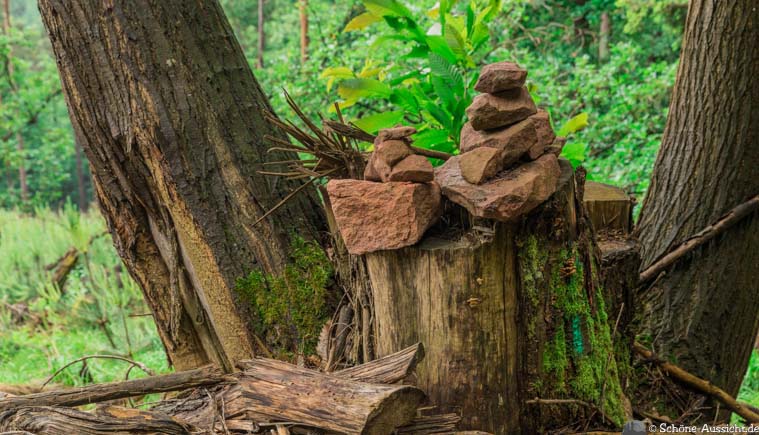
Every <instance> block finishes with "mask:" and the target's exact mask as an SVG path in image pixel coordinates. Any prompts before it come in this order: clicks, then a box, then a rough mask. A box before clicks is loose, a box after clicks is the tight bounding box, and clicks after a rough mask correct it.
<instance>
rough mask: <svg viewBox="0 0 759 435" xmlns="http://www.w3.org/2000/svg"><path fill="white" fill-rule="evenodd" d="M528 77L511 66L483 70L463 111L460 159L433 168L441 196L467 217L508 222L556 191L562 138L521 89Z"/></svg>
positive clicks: (501, 65) (516, 67)
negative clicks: (468, 103) (435, 169)
mask: <svg viewBox="0 0 759 435" xmlns="http://www.w3.org/2000/svg"><path fill="white" fill-rule="evenodd" d="M526 77H527V71H526V70H524V69H522V68H520V67H519V66H518V65H517V64H515V63H512V62H500V63H495V64H491V65H487V66H485V67H484V68H483V69H482V72H481V74H480V78H479V80H478V81H477V84H476V85H475V89H476V90H478V91H480V92H483V94H480V95H478V96H477V97H475V98H474V101H473V102H472V104H471V105H470V106H469V107H468V108H467V116H468V118H469V122H468V123H467V124H465V125H464V127H463V128H462V129H461V141H460V149H461V154H460V155H459V156H456V157H453V158H451V159H449V160H448V161H447V162H446V163H445V164H444V165H443V166H441V167H440V168H438V170H437V171H436V173H435V179H436V180H437V181H438V183H440V186H441V188H442V190H443V194H444V195H445V196H446V197H448V198H449V199H450V200H451V201H453V202H455V203H457V204H460V205H462V206H464V207H465V208H466V209H467V210H468V211H469V212H470V213H471V214H473V215H475V216H479V217H486V218H491V219H496V220H499V221H513V220H515V219H516V218H518V217H519V216H522V215H524V214H526V213H528V212H529V211H530V210H532V209H533V208H535V207H536V206H537V205H539V204H541V203H542V202H544V201H545V200H546V199H548V197H549V196H551V195H552V194H553V193H554V192H555V191H556V185H557V182H558V178H559V175H560V169H559V164H558V160H557V156H558V155H559V154H560V153H561V148H562V146H563V143H564V139H563V138H557V137H556V135H555V134H554V132H553V129H552V128H551V122H550V119H549V116H548V113H547V112H545V111H543V110H538V109H537V108H536V106H535V103H534V102H533V100H532V97H530V93H529V92H528V91H527V88H526V87H525V86H524V83H525V79H526Z"/></svg>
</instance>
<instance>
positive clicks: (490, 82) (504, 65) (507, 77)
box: [474, 62, 527, 94]
mask: <svg viewBox="0 0 759 435" xmlns="http://www.w3.org/2000/svg"><path fill="white" fill-rule="evenodd" d="M526 78H527V70H524V69H522V68H520V67H519V65H517V64H516V63H514V62H498V63H491V64H490V65H485V66H484V67H483V68H482V71H481V72H480V78H479V79H478V80H477V84H475V85H474V89H475V90H477V91H479V92H485V93H488V94H494V93H496V92H501V91H507V90H509V89H514V88H521V87H522V86H524V80H525V79H526Z"/></svg>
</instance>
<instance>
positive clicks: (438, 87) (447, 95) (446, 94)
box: [430, 74, 458, 112]
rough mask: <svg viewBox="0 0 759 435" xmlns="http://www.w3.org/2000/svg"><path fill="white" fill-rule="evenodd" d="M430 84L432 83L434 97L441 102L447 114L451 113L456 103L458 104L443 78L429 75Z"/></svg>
mask: <svg viewBox="0 0 759 435" xmlns="http://www.w3.org/2000/svg"><path fill="white" fill-rule="evenodd" d="M430 82H431V83H432V88H433V89H434V90H435V95H436V96H437V97H438V98H440V100H441V101H442V102H443V106H444V107H445V109H446V110H447V111H448V112H453V111H454V110H455V109H456V103H458V99H457V97H456V94H455V93H454V92H453V89H452V88H451V87H450V86H449V85H448V83H447V82H446V80H445V79H444V78H443V77H440V76H438V75H435V74H432V75H430Z"/></svg>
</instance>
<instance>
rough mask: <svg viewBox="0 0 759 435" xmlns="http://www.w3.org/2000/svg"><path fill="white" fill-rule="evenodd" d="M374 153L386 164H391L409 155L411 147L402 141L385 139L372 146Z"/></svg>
mask: <svg viewBox="0 0 759 435" xmlns="http://www.w3.org/2000/svg"><path fill="white" fill-rule="evenodd" d="M374 154H376V155H377V158H378V159H380V160H382V161H383V162H385V163H386V164H387V165H388V166H393V165H395V164H396V163H398V162H400V161H401V160H403V159H404V158H406V157H407V156H409V155H411V148H409V146H408V145H407V144H406V143H405V142H403V141H400V140H387V141H384V142H380V143H379V144H377V145H376V146H375V147H374ZM377 169H379V168H377Z"/></svg>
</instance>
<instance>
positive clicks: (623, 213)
mask: <svg viewBox="0 0 759 435" xmlns="http://www.w3.org/2000/svg"><path fill="white" fill-rule="evenodd" d="M583 204H584V205H585V208H586V209H587V210H588V217H589V218H590V221H591V222H592V223H593V229H595V230H596V231H599V230H602V229H606V230H620V231H623V232H625V233H629V232H630V231H631V230H632V223H633V220H632V211H633V203H632V201H631V200H630V196H628V195H627V193H625V191H624V190H622V189H620V188H619V187H616V186H612V185H610V184H603V183H597V182H595V181H588V182H586V183H585V195H584V197H583Z"/></svg>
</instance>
